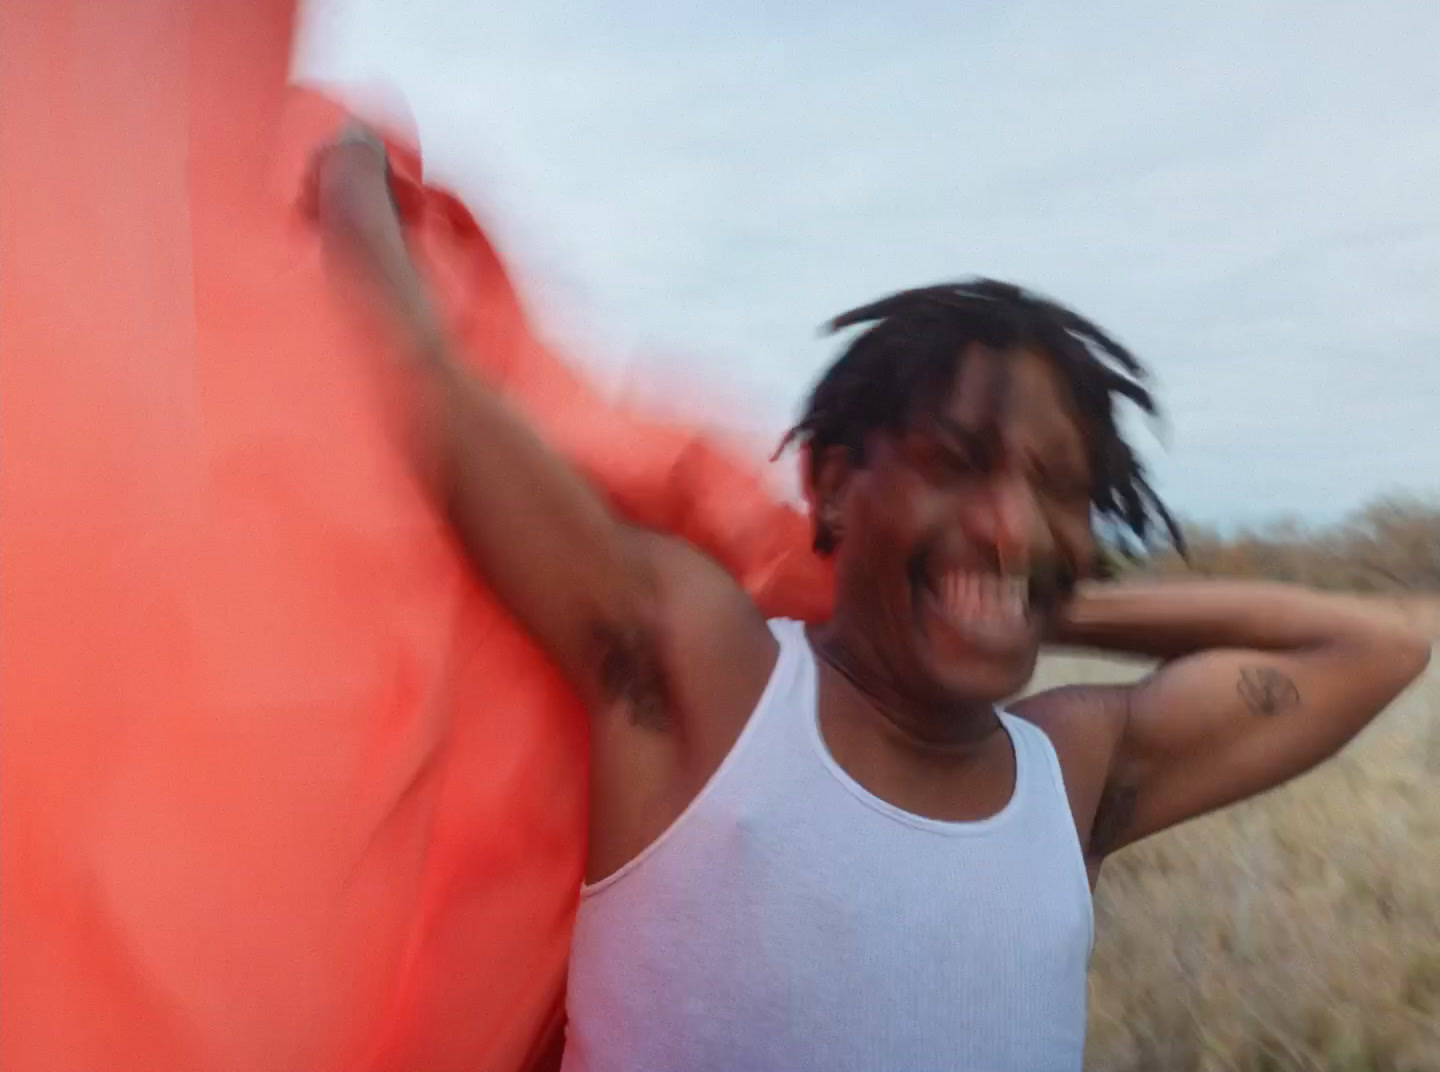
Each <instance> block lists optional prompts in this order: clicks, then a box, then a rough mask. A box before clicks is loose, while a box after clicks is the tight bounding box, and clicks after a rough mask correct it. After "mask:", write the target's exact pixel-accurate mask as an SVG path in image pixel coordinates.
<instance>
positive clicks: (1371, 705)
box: [1057, 582, 1430, 861]
mask: <svg viewBox="0 0 1440 1072" xmlns="http://www.w3.org/2000/svg"><path fill="white" fill-rule="evenodd" d="M1057 640H1058V642H1059V643H1061V644H1063V645H1067V646H1076V647H1082V648H1092V649H1099V650H1103V651H1109V652H1119V653H1125V654H1132V655H1139V656H1148V657H1153V658H1158V659H1161V660H1163V663H1162V665H1161V667H1160V668H1159V669H1158V670H1156V671H1155V672H1154V673H1153V674H1151V675H1150V676H1149V677H1147V678H1145V679H1144V680H1143V681H1141V682H1140V683H1139V684H1136V685H1133V686H1117V687H1114V688H1112V689H1108V690H1105V689H1102V690H1098V691H1103V692H1105V693H1106V698H1105V702H1104V703H1103V704H1102V705H1101V706H1103V707H1105V708H1106V709H1108V710H1109V711H1110V712H1111V713H1112V714H1113V716H1114V719H1115V721H1116V724H1117V728H1116V734H1117V741H1118V743H1117V747H1116V748H1115V749H1114V751H1113V754H1112V760H1111V764H1110V770H1109V776H1108V779H1107V781H1106V787H1105V791H1104V794H1103V796H1102V798H1101V802H1100V806H1099V809H1098V811H1097V813H1096V816H1095V819H1094V822H1093V825H1092V831H1091V838H1090V846H1089V849H1090V855H1091V859H1092V861H1098V860H1100V859H1103V857H1104V856H1105V855H1106V854H1108V853H1110V852H1113V851H1114V850H1116V849H1118V848H1120V847H1122V846H1124V845H1127V844H1130V843H1132V842H1134V841H1137V840H1139V839H1140V838H1143V837H1146V836H1148V835H1149V834H1153V833H1155V832H1157V831H1159V830H1163V829H1165V828H1167V827H1170V826H1174V825H1175V824H1177V823H1180V822H1184V821H1185V820H1187V819H1190V818H1193V817H1195V816H1198V815H1201V814H1203V813H1205V812H1208V811H1211V810H1213V809H1215V808H1218V807H1222V806H1224V805H1226V804H1230V803H1234V802H1235V801H1238V800H1242V799H1244V798H1246V797H1250V796H1253V795H1255V794H1257V793H1261V792H1264V791H1265V790H1267V789H1270V788H1272V787H1274V786H1276V785H1279V784H1280V783H1282V782H1284V781H1287V780H1288V779H1290V778H1293V777H1295V776H1296V775H1298V774H1301V773H1303V772H1304V771H1306V770H1309V769H1310V768H1311V767H1313V766H1315V765H1316V764H1317V763H1319V762H1321V761H1322V760H1324V759H1327V758H1329V757H1330V756H1332V755H1334V754H1335V753H1336V752H1337V751H1339V750H1340V748H1341V747H1343V746H1344V745H1345V744H1346V743H1347V742H1348V741H1349V740H1350V739H1351V738H1352V737H1354V736H1355V735H1356V734H1357V733H1359V731H1360V730H1361V729H1363V728H1364V727H1365V726H1366V725H1367V724H1368V723H1369V722H1370V720H1371V719H1373V718H1374V717H1375V716H1376V715H1377V714H1379V713H1380V711H1382V710H1383V709H1384V708H1385V707H1386V706H1387V705H1388V704H1389V703H1390V702H1391V701H1392V700H1393V699H1394V698H1395V697H1396V696H1397V695H1399V693H1400V692H1401V691H1402V690H1404V689H1405V687H1406V686H1408V685H1409V684H1410V683H1411V682H1412V681H1413V680H1414V679H1415V678H1416V677H1417V676H1419V674H1420V673H1421V672H1422V671H1423V670H1424V668H1425V666H1426V664H1427V662H1428V661H1429V658H1430V642H1429V639H1428V638H1426V637H1424V636H1422V635H1420V634H1419V633H1417V632H1416V631H1414V630H1413V629H1411V628H1409V627H1408V626H1407V625H1405V624H1404V623H1403V622H1402V621H1401V619H1400V618H1399V616H1398V615H1393V614H1391V613H1390V612H1387V611H1386V610H1384V609H1382V608H1380V607H1377V606H1374V605H1371V604H1369V603H1367V602H1366V601H1364V600H1360V599H1352V598H1345V597H1341V596H1332V595H1322V594H1320V593H1316V592H1310V591H1306V590H1303V589H1298V588H1291V587H1287V586H1283V585H1275V584H1245V583H1226V582H1201V583H1180V584H1157V585H1136V586H1114V587H1109V586H1099V587H1095V588H1089V589H1085V590H1082V592H1081V593H1080V594H1078V595H1077V596H1076V598H1075V600H1074V601H1073V603H1072V604H1071V606H1070V607H1069V608H1068V611H1067V612H1066V614H1065V615H1064V618H1063V621H1062V622H1061V624H1060V628H1059V635H1058V637H1057ZM1092 691H1097V690H1092ZM1091 699H1092V700H1093V699H1095V697H1093V696H1092V697H1091Z"/></svg>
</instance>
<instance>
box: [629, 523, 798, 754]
mask: <svg viewBox="0 0 1440 1072" xmlns="http://www.w3.org/2000/svg"><path fill="white" fill-rule="evenodd" d="M635 535H636V538H637V539H638V540H639V541H641V543H642V545H643V549H644V553H645V556H646V558H647V560H648V561H649V562H650V563H651V565H652V576H653V577H654V583H655V585H656V589H657V591H656V597H657V599H656V602H657V605H658V615H657V621H656V625H655V631H654V634H653V635H652V636H649V637H636V638H633V641H632V640H631V639H629V638H619V639H620V642H619V643H613V644H611V645H610V648H611V650H613V651H614V652H616V657H615V659H614V660H613V666H607V668H606V678H607V681H606V692H607V694H609V695H612V696H616V697H618V698H620V700H621V703H622V706H623V707H624V708H626V713H627V715H628V716H629V717H630V718H632V719H634V720H635V721H637V722H639V723H643V724H646V725H648V726H649V728H652V729H678V728H681V727H682V726H683V725H685V724H688V723H692V722H694V721H695V720H696V719H702V720H707V721H708V720H710V719H713V718H715V717H723V712H725V711H727V710H729V709H730V708H734V707H744V705H745V703H746V702H747V701H748V700H750V699H752V697H750V695H749V694H750V693H751V692H753V693H754V695H755V697H758V696H759V693H760V692H761V691H763V689H764V684H765V681H766V680H767V679H768V676H769V673H770V669H771V668H772V667H773V665H774V662H775V658H776V647H777V646H776V642H775V639H774V637H773V636H772V635H771V633H770V630H769V628H768V627H767V624H766V621H765V618H764V616H763V615H762V614H761V613H760V610H759V608H758V607H756V606H755V604H754V602H753V601H752V600H751V599H750V597H749V595H748V594H747V593H746V592H745V590H744V589H743V588H741V587H740V585H739V584H738V583H737V582H736V581H735V579H734V578H733V577H732V576H731V575H730V574H729V573H728V572H727V571H726V570H725V569H724V567H722V566H721V565H720V564H719V563H718V562H716V561H715V560H714V559H712V558H711V557H710V556H708V555H706V554H705V553H704V552H703V551H700V550H698V549H696V548H695V547H693V546H691V545H690V544H687V543H684V542H683V541H681V540H677V539H675V538H674V537H671V536H668V535H665V534H663V533H658V532H652V531H648V530H647V531H637V532H636V534H635ZM757 682H758V686H757ZM746 710H747V711H748V708H746Z"/></svg>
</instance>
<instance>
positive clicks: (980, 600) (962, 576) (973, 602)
mask: <svg viewBox="0 0 1440 1072" xmlns="http://www.w3.org/2000/svg"><path fill="white" fill-rule="evenodd" d="M937 587H938V590H939V595H940V599H941V602H942V603H943V604H944V606H945V610H946V612H947V613H948V614H950V615H951V616H952V617H954V618H958V619H960V620H962V621H983V620H1000V621H1004V620H1015V619H1020V618H1023V617H1024V616H1025V613H1026V608H1027V606H1028V605H1029V602H1030V579H1029V577H1023V576H1020V577H1001V576H998V575H997V574H994V573H971V572H968V571H964V570H954V571H952V572H950V573H947V574H945V575H944V577H942V578H941V581H940V584H939V585H938V586H937Z"/></svg>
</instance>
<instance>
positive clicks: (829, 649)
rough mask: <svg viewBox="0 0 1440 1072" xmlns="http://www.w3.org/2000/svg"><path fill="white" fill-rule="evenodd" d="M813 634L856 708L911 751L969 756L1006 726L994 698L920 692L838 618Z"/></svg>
mask: <svg viewBox="0 0 1440 1072" xmlns="http://www.w3.org/2000/svg"><path fill="white" fill-rule="evenodd" d="M810 640H811V646H812V647H813V648H814V649H815V653H816V655H817V656H818V657H819V658H820V660H821V661H822V662H824V663H825V664H826V665H828V666H830V667H831V668H832V669H834V670H835V672H836V673H837V674H839V675H840V677H841V678H843V679H844V681H845V683H846V685H847V686H848V687H847V689H846V690H845V691H846V693H848V694H849V696H850V698H851V699H852V700H853V701H854V707H855V713H856V714H858V715H861V716H862V717H864V718H865V720H866V721H873V722H875V723H876V728H877V729H879V730H880V731H881V733H882V734H883V735H884V736H885V737H887V738H889V739H891V740H892V741H894V743H896V744H899V745H901V746H903V747H904V748H905V750H906V751H910V752H914V753H916V754H917V755H920V756H924V757H926V758H928V759H930V760H932V761H935V760H940V761H944V760H949V761H954V760H961V759H965V758H967V757H968V756H970V755H972V754H974V753H975V752H976V751H978V750H979V749H980V748H981V746H982V745H983V744H984V743H985V742H986V741H987V740H988V739H989V738H990V736H991V735H992V734H993V733H994V732H995V730H997V729H999V727H1000V719H999V716H998V714H997V713H996V711H995V706H994V705H993V704H991V703H987V702H983V701H979V700H975V701H957V700H955V699H942V698H935V697H931V698H926V697H923V696H917V695H915V694H914V692H913V689H910V688H906V683H905V681H904V678H905V675H902V674H901V673H898V672H897V671H896V669H895V668H894V667H893V666H891V665H890V664H889V663H888V662H887V661H886V660H885V659H884V658H883V657H882V656H881V655H880V654H879V653H878V652H877V651H876V650H875V648H874V647H873V646H872V645H870V644H869V643H867V642H866V641H865V640H864V639H863V637H862V636H860V635H857V634H855V633H853V632H852V631H850V630H847V629H845V628H843V626H842V625H840V624H838V623H836V622H833V621H832V622H831V623H830V624H828V625H825V626H822V627H819V628H816V629H813V630H812V631H811V635H810ZM847 706H848V705H847Z"/></svg>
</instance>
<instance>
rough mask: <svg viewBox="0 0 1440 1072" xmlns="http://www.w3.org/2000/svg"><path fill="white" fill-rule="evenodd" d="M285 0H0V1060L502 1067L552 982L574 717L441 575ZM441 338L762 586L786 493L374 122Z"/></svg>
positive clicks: (803, 547)
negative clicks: (306, 182) (338, 272)
mask: <svg viewBox="0 0 1440 1072" xmlns="http://www.w3.org/2000/svg"><path fill="white" fill-rule="evenodd" d="M293 16H294V12H293V10H292V5H291V3H290V0H203V2H202V0H191V2H186V0H107V2H106V3H95V2H91V0H0V38H3V40H4V48H5V59H4V63H3V65H0V102H3V103H0V157H3V159H4V161H5V181H4V183H3V184H0V263H3V265H4V268H3V271H0V427H3V443H0V449H3V464H0V501H3V510H0V561H3V569H0V637H3V643H0V734H3V741H0V886H3V888H0V896H3V905H4V910H3V914H0V972H3V981H0V1025H3V1030H0V1066H3V1067H4V1068H5V1069H7V1070H8V1072H83V1070H88V1069H97V1070H99V1069H104V1070H106V1072H141V1070H143V1072H159V1070H171V1069H173V1070H184V1072H209V1070H230V1069H234V1070H242V1069H243V1070H262V1069H263V1070H274V1072H296V1070H299V1069H306V1070H380V1069H385V1070H390V1069H394V1070H397V1072H398V1070H402V1069H403V1070H410V1069H422V1068H423V1069H426V1070H429V1072H446V1070H455V1072H461V1070H465V1072H474V1070H479V1069H486V1070H491V1069H501V1070H503V1069H514V1068H518V1067H520V1066H521V1065H522V1064H523V1063H524V1062H525V1060H526V1058H527V1054H528V1053H529V1051H530V1049H531V1047H532V1046H533V1045H534V1044H535V1041H536V1039H537V1037H538V1036H539V1034H540V1031H541V1028H542V1027H543V1025H544V1024H545V1023H546V1021H547V1018H549V1017H551V1016H552V1015H553V1014H554V1010H555V1009H556V1002H557V1000H558V996H559V994H560V991H561V986H562V982H563V974H564V967H565V959H566V950H567V945H568V941H569V930H570V925H571V920H572V916H573V912H574V906H575V899H576V890H577V884H578V882H579V879H580V875H581V866H582V855H583V846H584V827H585V806H586V805H585V794H586V778H585V752H586V747H587V743H586V727H585V722H584V719H583V717H582V716H581V715H580V713H579V712H578V710H577V707H576V703H575V701H574V698H573V697H572V695H571V693H570V691H569V690H568V689H567V688H566V687H565V686H564V684H563V683H562V682H561V681H559V680H558V679H557V677H556V675H555V673H554V672H553V670H552V668H551V667H550V666H549V665H548V664H547V663H546V661H545V660H544V659H543V658H542V657H541V656H540V654H539V653H538V652H537V651H536V650H535V648H534V647H533V645H532V644H530V642H529V641H528V640H527V639H526V638H525V637H524V636H523V635H522V634H521V633H519V632H518V631H517V629H516V628H515V627H514V625H513V624H512V622H511V621H510V620H509V619H508V617H507V616H506V615H505V613H504V612H503V611H502V609H501V608H500V607H498V606H497V605H496V604H495V602H494V601H493V599H492V598H491V597H490V595H489V594H488V593H487V592H486V591H485V590H484V588H483V587H482V586H481V585H480V584H479V583H478V582H476V581H475V580H474V579H473V578H472V577H471V576H470V575H469V574H468V572H467V570H466V569H465V567H464V564H463V563H462V561H461V559H460V557H459V555H458V554H457V552H456V549H455V546H454V545H453V543H452V541H451V540H450V538H449V536H448V533H447V531H446V529H445V527H444V525H443V524H442V522H441V520H440V519H439V518H438V517H437V515H436V513H435V511H434V510H433V509H432V508H431V505H430V504H429V503H428V502H427V501H426V500H425V498H424V497H423V495H422V494H421V493H420V491H419V489H418V487H417V486H416V484H415V482H414V480H413V479H412V477H411V475H410V473H409V471H408V469H407V465H406V463H405V459H404V456H403V455H404V452H403V449H402V447H401V443H400V441H399V439H398V438H397V436H396V435H395V434H394V430H393V427H392V424H391V422H390V419H389V416H388V414H389V398H388V397H387V392H386V389H385V385H384V384H383V382H382V380H381V378H380V377H377V376H376V374H375V369H376V368H378V367H381V366H383V364H384V360H383V359H384V357H385V355H382V354H371V353H367V351H369V350H372V349H374V348H375V347H377V346H378V345H380V344H379V343H378V342H376V341H375V340H374V339H373V338H372V336H371V334H370V333H368V332H367V331H366V330H365V327H364V326H363V324H362V323H361V320H360V317H359V316H358V314H357V311H356V310H355V309H353V308H351V307H350V306H349V305H348V304H347V302H346V301H345V300H343V299H342V297H341V296H340V293H339V291H338V290H337V289H336V288H335V287H334V286H333V284H332V282H331V281H330V280H329V279H328V277H327V274H326V272H325V269H324V265H323V263H322V258H321V255H320V250H319V243H318V241H317V238H316V236H315V233H314V230H313V227H312V226H311V225H310V223H309V222H308V221H307V219H306V218H305V216H304V214H303V212H301V211H300V210H299V209H298V208H297V203H298V200H299V199H298V196H297V195H298V191H299V189H300V176H301V174H302V173H303V170H304V166H305V162H306V159H307V158H308V156H309V154H310V153H311V152H312V151H313V149H314V148H315V146H316V145H317V144H319V143H320V142H321V141H323V140H324V139H325V138H327V137H328V136H329V135H330V134H331V133H332V132H333V131H334V129H335V127H336V125H337V123H338V121H339V118H340V115H341V112H340V109H339V107H338V106H337V105H335V104H334V103H333V102H330V101H328V100H326V99H324V98H323V97H321V96H319V95H316V94H313V93H306V92H303V91H296V90H293V89H288V88H287V87H286V85H285V79H286V73H287V72H286V68H287V64H288V59H289V48H290V40H291V33H292V23H293ZM397 161H398V163H399V171H400V173H401V176H402V178H401V181H400V182H399V183H398V188H399V190H400V197H401V201H402V204H403V205H404V211H405V214H406V216H407V219H408V221H409V225H410V227H411V228H412V232H413V234H414V235H415V237H416V240H417V242H418V244H419V248H420V249H421V250H422V255H423V257H424V259H425V261H426V263H427V265H428V266H429V267H430V269H431V270H432V271H433V273H434V275H435V278H436V280H437V282H438V284H439V286H440V288H441V290H442V291H443V292H444V294H445V296H446V299H447V301H448V303H449V307H450V309H451V312H452V314H453V316H454V319H455V323H456V324H457V326H458V330H459V331H460V332H461V334H462V336H463V338H464V340H465V343H466V346H467V348H468V351H469V352H470V353H471V354H472V355H473V357H474V358H475V360H476V361H477V362H478V363H480V364H483V365H484V366H485V367H486V369H487V371H488V374H489V375H490V376H491V377H492V378H494V379H495V380H496V381H497V382H499V383H501V384H502V385H503V389H504V390H505V391H506V392H507V394H508V395H510V397H512V398H513V399H514V400H515V401H516V402H517V404H519V405H520V406H522V407H523V408H525V409H526V410H527V411H528V412H530V413H531V414H532V415H533V416H534V418H535V420H536V421H537V423H538V424H539V426H540V427H541V428H542V429H543V430H544V432H545V434H546V435H547V436H549V437H550V438H551V440H552V441H553V442H554V443H555V444H556V445H557V446H558V447H559V448H560V449H561V450H562V451H564V452H565V453H566V454H567V455H568V456H570V457H571V458H573V459H574V460H575V462H576V463H577V464H578V465H579V466H580V467H581V468H583V470H584V471H585V472H586V473H588V474H589V475H590V476H591V477H592V478H593V479H594V480H595V481H596V482H597V483H598V484H599V485H600V486H602V487H603V488H604V489H605V490H606V491H607V492H608V493H609V495H610V496H611V497H612V499H613V501H614V502H615V504H616V506H617V508H618V509H620V510H622V511H623V512H624V513H626V514H627V515H629V516H631V517H633V518H635V519H636V520H638V521H640V522H642V523H645V524H648V525H653V526H658V527H661V528H665V529H668V530H671V531H674V532H676V533H679V534H681V535H683V536H685V537H686V538H688V539H691V540H693V541H695V542H696V543H698V544H700V545H702V546H704V547H706V548H707V549H709V550H710V551H711V552H712V553H713V554H715V555H716V556H717V557H718V558H719V559H720V560H721V561H723V562H724V563H725V564H726V565H727V566H728V567H729V568H730V569H731V570H732V571H733V572H734V574H735V575H736V576H737V577H738V578H740V579H741V580H742V581H743V582H744V583H745V584H746V585H747V586H748V587H749V588H750V589H751V590H752V591H753V592H754V593H755V595H756V597H757V598H758V599H759V600H760V602H761V603H762V604H763V605H764V606H765V608H766V609H767V610H768V611H769V612H771V613H773V614H786V615H791V616H802V617H817V616H821V615H823V614H824V613H825V610H826V606H827V602H828V599H829V578H828V575H827V573H826V571H825V568H824V566H823V565H822V564H821V563H820V562H819V561H818V560H816V559H815V558H814V557H813V556H812V555H810V553H809V551H808V529H807V526H806V523H805V521H804V519H803V518H802V517H801V516H799V515H798V514H797V513H796V512H794V511H792V510H790V509H789V508H788V507H785V506H783V505H780V504H777V503H775V502H773V501H772V500H771V498H770V497H769V496H768V494H767V492H766V489H765V486H764V484H763V482H762V481H761V479H760V478H759V475H758V473H757V472H755V471H753V470H752V469H751V468H750V467H748V466H747V465H746V464H744V463H743V462H740V461H737V460H736V459H733V458H731V457H729V456H727V455H726V454H725V453H724V452H723V451H721V450H719V449H716V448H715V447H714V446H712V445H711V444H710V443H708V442H707V441H706V440H705V439H704V438H703V437H702V436H700V435H697V434H696V433H694V432H693V431H691V430H689V429H686V428H684V427H681V426H672V425H667V424H664V423H659V422H650V421H647V420H645V419H643V418H641V417H640V416H638V415H636V414H633V413H627V412H624V411H622V410H621V409H619V408H617V407H614V406H612V405H610V404H608V403H607V402H605V401H604V400H603V399H601V398H600V397H598V396H597V395H596V394H594V393H592V392H591V391H590V390H589V389H588V388H587V387H586V386H585V384H584V383H583V382H582V381H581V379H579V378H578V377H577V376H576V375H574V374H573V373H572V372H571V371H570V370H569V369H567V367H566V366H565V364H564V363H563V362H562V361H561V360H560V359H559V357H558V355H556V354H555V353H554V352H552V351H551V350H550V349H548V348H547V346H546V345H545V344H544V343H543V342H542V341H541V340H540V339H539V338H538V337H537V335H536V333H535V332H534V330H533V329H532V326H531V324H530V322H529V321H528V319H527V317H526V314H525V312H524V310H523V308H522V306H521V303H520V301H519V300H518V297H517V295H516V292H515V289H514V287H513V286H512V285H511V282H510V280H509V278H508V277H507V275H506V272H505V269H504V266H503V265H502V263H501V261H500V259H499V258H498V256H497V255H496V252H495V250H494V248H493V247H492V245H491V244H490V243H489V241H488V240H487V239H486V237H485V235H484V233H483V232H482V231H481V230H480V228H479V227H478V226H477V225H476V223H475V221H474V219H473V218H472V216H471V215H470V213H469V212H467V211H466V209H465V208H464V206H463V205H462V204H461V203H460V202H459V201H458V200H456V199H455V198H454V197H452V196H450V195H448V194H446V193H444V192H442V191H439V190H435V189H429V188H426V187H425V186H423V185H421V183H420V181H419V180H420V173H419V160H418V157H417V156H416V154H415V153H413V152H408V151H403V150H401V149H400V147H398V146H397Z"/></svg>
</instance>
